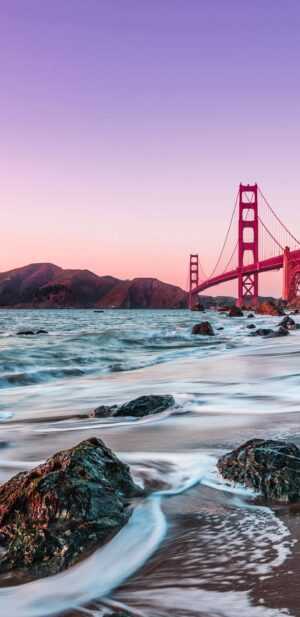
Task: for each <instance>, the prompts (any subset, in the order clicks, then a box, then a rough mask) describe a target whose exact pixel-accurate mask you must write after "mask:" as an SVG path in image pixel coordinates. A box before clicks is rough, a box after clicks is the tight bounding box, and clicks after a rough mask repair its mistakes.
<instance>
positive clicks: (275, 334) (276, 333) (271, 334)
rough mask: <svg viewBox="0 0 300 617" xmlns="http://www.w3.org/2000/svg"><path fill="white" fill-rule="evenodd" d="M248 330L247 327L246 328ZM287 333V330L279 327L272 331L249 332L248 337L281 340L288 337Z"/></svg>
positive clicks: (259, 329) (262, 329) (269, 329)
mask: <svg viewBox="0 0 300 617" xmlns="http://www.w3.org/2000/svg"><path fill="white" fill-rule="evenodd" d="M247 328H249V326H247ZM288 335H289V331H288V330H287V328H284V327H283V326H280V327H279V328H278V330H272V329H271V328H257V330H255V332H251V334H250V336H263V337H264V338H281V337H282V336H288Z"/></svg>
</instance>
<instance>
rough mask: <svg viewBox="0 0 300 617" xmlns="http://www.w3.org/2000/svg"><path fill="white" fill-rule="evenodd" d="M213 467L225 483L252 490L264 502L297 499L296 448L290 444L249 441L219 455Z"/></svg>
mask: <svg viewBox="0 0 300 617" xmlns="http://www.w3.org/2000/svg"><path fill="white" fill-rule="evenodd" d="M217 467H218V470H219V472H220V473H221V475H222V476H223V478H224V479H225V480H229V481H230V482H234V483H238V484H243V485H244V486H247V487H249V488H251V489H254V491H256V492H257V493H260V494H261V495H262V496H263V497H264V498H265V499H269V500H272V501H280V502H285V503H290V502H295V501H299V500H300V449H299V448H298V447H297V446H296V445H294V444H293V443H289V442H286V441H275V440H274V441H273V440H265V439H251V440H250V441H247V442H246V443H244V444H243V445H241V446H240V447H239V448H236V449H235V450H233V451H232V452H229V453H228V454H225V455H224V456H222V457H221V458H220V459H219V460H218V463H217Z"/></svg>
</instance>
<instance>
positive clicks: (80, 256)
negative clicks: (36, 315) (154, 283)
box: [0, 0, 300, 293]
mask: <svg viewBox="0 0 300 617" xmlns="http://www.w3.org/2000/svg"><path fill="white" fill-rule="evenodd" d="M0 50H1V53H0V75H1V98H0V111H1V148H0V152H1V154H0V158H1V160H0V181H1V202H2V207H1V213H2V216H1V228H2V241H1V246H0V270H6V269H8V268H11V267H16V266H18V265H23V264H25V263H29V262H33V261H52V262H55V263H58V264H60V265H62V266H65V267H82V268H89V269H92V270H94V271H96V272H97V273H99V274H107V273H109V274H113V275H115V276H120V277H122V278H123V277H124V278H125V277H134V276H141V275H144V276H156V277H158V278H161V279H163V280H167V281H170V282H175V283H178V284H180V285H182V286H184V285H185V283H186V272H187V260H188V255H189V253H190V252H193V251H195V252H199V253H200V255H201V259H202V261H203V263H204V265H205V266H206V268H207V270H209V269H210V268H212V266H213V262H214V260H215V258H216V256H217V252H218V250H219V247H220V244H221V243H222V240H223V236H224V233H225V230H226V227H227V223H228V219H229V217H230V214H231V210H232V206H233V200H234V196H235V193H236V190H237V186H238V184H239V182H240V181H243V182H254V181H257V182H258V183H259V184H260V185H261V187H262V188H263V190H264V192H265V193H266V194H267V196H268V197H269V199H270V201H271V203H272V205H273V207H274V209H275V210H276V211H277V212H278V214H280V216H281V217H282V218H283V219H284V220H285V222H286V223H287V224H288V226H290V227H291V229H292V230H293V232H294V233H295V234H296V235H297V234H298V236H299V237H300V221H299V214H298V212H299V202H300V183H299V168H300V164H299V163H300V161H299V149H300V57H299V56H300V4H299V2H298V1H296V0H295V1H294V0H285V1H284V2H280V1H279V0H278V1H277V0H272V1H271V0H260V1H256V0H254V1H252V2H251V3H247V2H241V1H240V0H239V1H233V0H226V1H224V0H215V1H211V2H207V0H180V1H179V0H50V1H49V2H41V1H40V0H3V2H2V3H1V7H0ZM262 281H263V286H262V290H263V291H266V292H277V293H279V291H280V275H278V274H277V275H276V276H275V277H274V276H272V277H271V278H270V277H269V278H268V279H262ZM224 290H226V291H228V292H233V291H235V286H234V285H232V284H231V285H230V286H228V287H226V288H223V289H222V291H224ZM214 291H215V292H219V291H221V289H219V290H218V289H216V290H214Z"/></svg>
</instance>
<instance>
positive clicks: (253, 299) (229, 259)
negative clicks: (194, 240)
mask: <svg viewBox="0 0 300 617" xmlns="http://www.w3.org/2000/svg"><path fill="white" fill-rule="evenodd" d="M236 229H237V231H238V234H237V235H238V237H237V240H236ZM232 235H233V238H231V236H232ZM230 239H233V243H231V241H230ZM232 244H233V250H232ZM272 270H282V271H283V281H282V298H283V300H285V301H287V302H291V301H292V300H294V298H295V297H297V296H298V295H299V294H300V242H299V241H298V240H297V238H296V237H295V236H294V235H293V234H292V232H291V231H290V230H289V229H288V228H287V226H286V225H285V224H284V223H283V221H282V220H281V219H280V218H279V216H278V215H277V214H276V212H275V211H274V210H273V208H272V206H271V205H270V203H269V202H268V200H267V199H266V197H265V195H264V194H263V192H262V191H261V189H260V188H259V186H258V185H257V184H253V185H250V184H240V186H239V190H238V193H237V196H236V199H235V203H234V208H233V212H232V215H231V219H230V223H229V227H228V229H227V232H226V235H225V238H224V242H223V245H222V248H221V251H220V253H219V255H218V258H217V261H216V264H215V266H214V268H213V270H212V272H210V274H209V275H206V273H205V272H204V270H203V267H202V264H201V261H200V259H199V255H198V254H195V253H193V254H191V255H190V261H189V308H192V307H193V306H194V304H195V302H196V299H197V296H198V294H200V293H203V292H204V291H206V290H207V289H210V288H211V287H215V286H216V285H220V284H221V283H226V282H228V281H233V280H237V282H238V300H237V304H238V306H240V307H242V306H248V307H251V308H255V306H256V304H257V301H258V295H259V275H260V274H262V273H263V272H270V271H272Z"/></svg>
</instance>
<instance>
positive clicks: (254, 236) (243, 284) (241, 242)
mask: <svg viewBox="0 0 300 617" xmlns="http://www.w3.org/2000/svg"><path fill="white" fill-rule="evenodd" d="M238 246H239V260H238V270H239V277H238V300H237V305H238V306H240V307H242V306H249V307H253V308H254V307H255V306H256V305H257V300H258V265H259V264H258V202H257V184H254V185H250V184H240V188H239V237H238ZM253 263H254V264H256V265H257V272H254V273H251V274H250V273H249V274H247V271H245V267H246V266H247V265H248V264H253Z"/></svg>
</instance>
